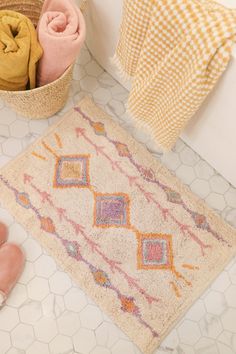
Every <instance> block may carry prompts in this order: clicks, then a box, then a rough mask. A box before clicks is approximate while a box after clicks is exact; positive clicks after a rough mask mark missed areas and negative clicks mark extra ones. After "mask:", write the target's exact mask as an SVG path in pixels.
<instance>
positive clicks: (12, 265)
mask: <svg viewBox="0 0 236 354" xmlns="http://www.w3.org/2000/svg"><path fill="white" fill-rule="evenodd" d="M24 263H25V256H24V254H23V252H22V250H21V249H20V247H19V246H17V245H15V244H13V243H5V244H4V245H2V246H1V247H0V307H1V306H2V305H3V303H4V302H5V300H6V299H7V297H8V295H9V293H10V292H11V290H12V288H13V287H14V285H15V284H16V282H17V280H18V278H19V276H20V275H21V273H22V270H23V268H24Z"/></svg>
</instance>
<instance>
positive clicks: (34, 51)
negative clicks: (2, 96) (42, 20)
mask: <svg viewBox="0 0 236 354" xmlns="http://www.w3.org/2000/svg"><path fill="white" fill-rule="evenodd" d="M41 56H42V48H41V47H40V45H39V43H38V40H37V33H36V30H35V28H34V26H33V24H32V22H31V21H30V20H29V19H28V18H27V17H25V16H24V15H21V14H20V13H18V12H15V11H9V10H1V11H0V90H7V91H19V90H25V89H26V88H30V89H33V88H35V85H36V66H37V63H38V61H39V59H40V57H41Z"/></svg>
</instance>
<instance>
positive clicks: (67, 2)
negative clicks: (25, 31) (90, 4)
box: [37, 0, 86, 86]
mask: <svg viewBox="0 0 236 354" xmlns="http://www.w3.org/2000/svg"><path fill="white" fill-rule="evenodd" d="M37 31H38V37H39V42H40V44H41V45H42V47H43V50H44V54H43V57H42V59H41V60H40V63H39V69H38V86H43V85H46V84H48V83H50V82H52V81H54V80H56V79H58V78H59V77H60V76H61V75H62V74H63V73H64V72H65V70H66V69H67V68H68V67H69V66H70V65H71V64H72V63H74V61H75V59H76V56H77V55H78V53H79V51H80V48H81V46H82V44H83V42H84V39H85V32H86V31H85V21H84V18H83V15H82V13H81V11H80V10H79V8H78V6H77V5H76V3H75V1H74V0H46V1H45V2H44V5H43V8H42V15H41V18H40V20H39V23H38V27H37Z"/></svg>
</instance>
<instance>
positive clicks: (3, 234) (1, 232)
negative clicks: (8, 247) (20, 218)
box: [0, 222, 8, 246]
mask: <svg viewBox="0 0 236 354" xmlns="http://www.w3.org/2000/svg"><path fill="white" fill-rule="evenodd" d="M7 236H8V229H7V227H6V225H5V224H3V223H2V222H0V246H1V245H2V244H3V243H4V242H6V240H7Z"/></svg>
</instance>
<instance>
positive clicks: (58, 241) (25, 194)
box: [0, 98, 236, 353]
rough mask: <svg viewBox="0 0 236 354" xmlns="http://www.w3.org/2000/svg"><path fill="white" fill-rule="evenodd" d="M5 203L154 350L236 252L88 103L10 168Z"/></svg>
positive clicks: (217, 226) (3, 174) (213, 219)
mask: <svg viewBox="0 0 236 354" xmlns="http://www.w3.org/2000/svg"><path fill="white" fill-rule="evenodd" d="M0 188H1V195H0V199H1V201H2V202H3V203H4V205H5V207H6V208H8V209H9V210H10V212H11V213H12V214H13V215H14V216H15V217H16V219H17V220H18V221H19V222H20V223H21V224H22V225H23V226H24V227H25V228H26V229H27V230H29V231H30V232H31V234H32V235H33V236H34V237H35V238H36V239H38V240H39V241H40V243H41V244H42V245H43V246H44V247H45V249H46V250H47V251H48V252H49V253H50V254H51V255H52V256H54V258H55V259H56V260H57V261H58V262H59V264H60V265H61V266H62V268H63V269H65V270H66V271H67V272H68V273H69V274H70V275H71V276H72V277H73V278H74V279H75V280H76V281H77V282H78V284H79V285H80V286H81V288H82V289H83V290H84V291H86V292H87V293H88V294H89V295H90V296H91V298H93V300H95V301H96V302H97V304H98V305H99V306H100V307H101V308H102V309H103V310H104V311H106V312H107V314H108V315H109V316H110V317H111V318H113V320H114V322H115V323H116V324H117V325H118V326H119V327H120V328H121V329H122V330H123V331H124V332H125V333H126V334H127V335H129V337H130V338H131V339H132V340H133V341H134V342H135V343H136V344H137V345H138V346H139V348H140V349H141V350H142V351H143V352H144V353H151V352H152V351H153V350H154V349H155V348H156V347H157V346H158V345H159V344H160V342H161V340H162V339H163V338H164V337H165V336H166V335H167V333H168V332H169V331H170V329H171V327H172V326H173V325H174V324H175V323H176V322H177V321H178V320H179V319H180V318H181V317H182V316H183V314H184V312H185V311H186V310H187V309H188V308H189V307H190V306H191V305H192V303H193V302H194V301H195V300H196V299H197V297H198V296H199V295H200V294H201V293H202V292H203V291H204V290H205V289H206V287H207V286H208V285H209V284H210V282H211V281H212V280H213V279H214V278H215V277H216V276H217V275H218V274H219V272H220V271H221V270H222V269H223V268H224V267H225V265H226V264H227V263H228V262H229V260H230V259H231V257H232V256H233V255H234V254H235V251H236V230H234V229H233V228H231V227H230V226H229V225H227V224H226V223H225V222H224V221H223V220H222V219H221V218H220V217H219V216H217V215H215V214H214V213H213V212H212V211H211V210H210V209H209V208H208V207H207V206H206V205H205V203H203V202H202V201H201V200H199V199H198V198H197V197H195V196H194V195H193V194H192V193H191V192H190V191H189V189H188V188H186V187H184V186H183V185H182V184H181V183H180V182H179V181H178V180H177V179H176V178H175V177H174V176H172V175H171V173H170V172H169V171H168V170H166V168H164V167H163V166H162V165H161V164H160V163H159V162H158V161H157V160H156V159H154V158H153V157H152V156H151V154H150V153H149V152H148V151H147V150H146V149H145V148H144V147H143V146H141V145H140V144H138V143H137V142H135V141H134V140H133V139H132V138H131V137H130V136H129V135H128V134H127V133H126V132H125V131H124V130H123V129H121V128H120V127H119V126H118V125H117V124H115V123H114V122H112V120H111V118H110V117H109V116H108V115H107V114H106V113H104V112H103V111H102V110H100V109H99V108H98V107H96V106H95V105H94V103H93V102H92V101H91V100H90V99H89V98H85V99H83V100H82V101H81V102H80V103H79V105H78V107H75V108H74V109H73V110H72V111H71V112H69V113H68V114H67V115H66V116H65V117H64V118H63V119H62V120H61V121H60V122H59V123H57V124H56V125H54V126H53V127H52V128H50V129H49V130H48V132H47V133H46V134H45V135H44V136H43V137H42V138H41V139H39V140H38V141H37V142H36V143H34V144H33V145H32V146H31V147H30V148H28V150H27V151H26V152H25V153H23V154H22V155H21V156H19V157H18V158H16V159H15V160H14V161H12V162H10V163H9V164H8V165H7V166H6V167H4V168H3V169H1V170H0Z"/></svg>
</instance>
